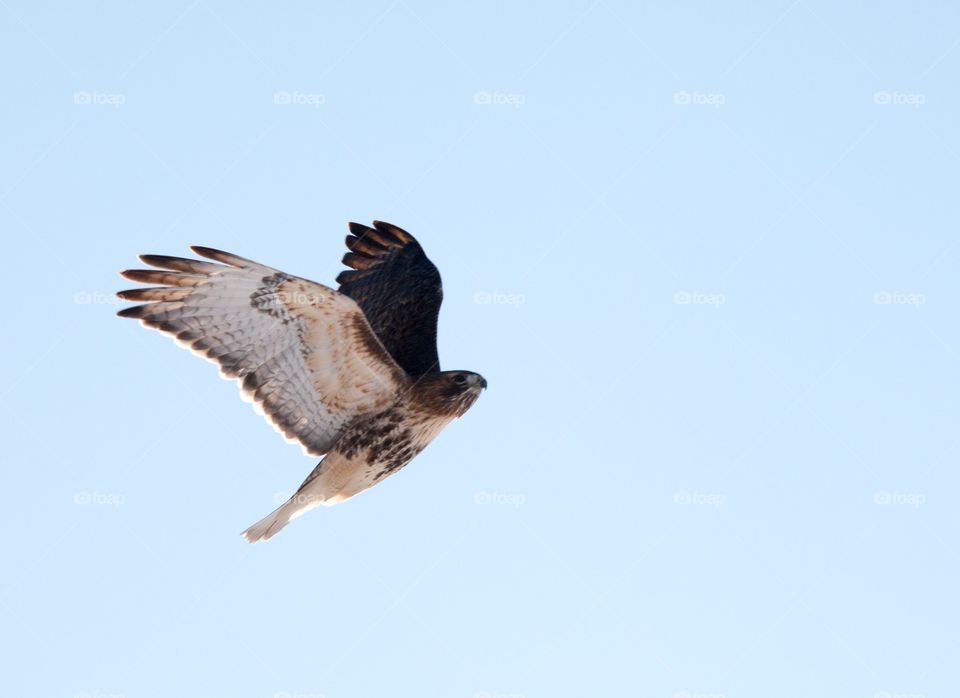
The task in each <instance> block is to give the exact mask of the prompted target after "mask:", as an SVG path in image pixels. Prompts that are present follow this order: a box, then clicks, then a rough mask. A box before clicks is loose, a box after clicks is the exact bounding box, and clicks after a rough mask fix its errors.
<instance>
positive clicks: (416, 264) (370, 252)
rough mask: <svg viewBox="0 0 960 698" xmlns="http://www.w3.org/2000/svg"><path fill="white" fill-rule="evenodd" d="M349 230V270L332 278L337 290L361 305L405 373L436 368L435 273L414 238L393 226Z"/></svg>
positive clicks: (438, 288) (439, 291)
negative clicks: (335, 279) (334, 278)
mask: <svg viewBox="0 0 960 698" xmlns="http://www.w3.org/2000/svg"><path fill="white" fill-rule="evenodd" d="M350 232H351V233H352V235H348V236H347V247H348V248H349V249H350V252H348V253H347V254H346V255H344V257H343V263H344V264H346V265H347V266H348V267H351V268H350V269H348V270H346V271H344V272H341V273H340V275H339V276H338V277H337V283H338V284H340V292H341V293H345V294H346V295H348V296H350V297H351V298H353V299H354V300H355V301H356V302H357V303H358V304H359V305H360V307H361V308H362V309H363V313H364V315H366V317H367V322H369V323H370V327H372V328H373V331H374V332H375V333H376V335H377V337H378V338H379V339H380V341H381V342H382V343H383V346H384V347H386V349H387V351H388V352H390V356H392V357H393V358H394V360H395V361H396V362H397V363H398V364H400V366H401V367H402V368H403V370H405V371H406V372H407V373H408V374H409V375H410V376H413V377H418V376H421V375H423V374H425V373H430V372H433V371H439V370H440V361H439V359H438V357H437V315H438V314H439V313H440V303H441V302H442V301H443V288H442V285H441V283H440V272H438V271H437V268H436V267H435V266H433V262H431V261H430V260H429V259H427V256H426V255H425V254H424V253H423V248H422V247H420V244H419V243H418V242H417V241H416V240H414V238H413V236H412V235H410V233H408V232H406V231H405V230H401V229H400V228H398V227H397V226H395V225H391V224H389V223H382V222H380V221H374V222H373V227H372V228H370V227H368V226H365V225H361V224H359V223H351V224H350Z"/></svg>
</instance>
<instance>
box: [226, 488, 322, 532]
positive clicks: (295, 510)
mask: <svg viewBox="0 0 960 698" xmlns="http://www.w3.org/2000/svg"><path fill="white" fill-rule="evenodd" d="M323 503H324V500H323V498H321V497H319V496H317V495H313V494H301V493H298V494H295V495H293V496H292V497H290V499H288V500H287V501H286V502H284V503H283V504H282V505H280V506H279V507H277V508H276V509H274V510H273V511H272V512H270V513H269V514H267V515H266V516H264V517H263V518H262V519H260V520H259V521H257V523H255V524H253V526H251V527H250V528H248V529H247V530H246V531H244V532H243V537H244V538H246V540H247V542H248V543H257V542H259V541H262V540H270V539H271V538H273V537H274V536H275V535H277V533H279V532H280V529H282V528H283V527H284V526H286V525H287V524H288V523H290V522H291V521H293V520H294V519H295V518H297V517H298V516H301V515H303V514H305V513H307V512H308V511H310V510H311V509H313V508H314V507H318V506H320V505H321V504H323Z"/></svg>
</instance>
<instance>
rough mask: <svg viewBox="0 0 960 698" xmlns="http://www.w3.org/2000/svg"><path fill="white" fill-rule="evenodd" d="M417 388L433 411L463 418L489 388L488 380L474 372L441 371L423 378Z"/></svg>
mask: <svg viewBox="0 0 960 698" xmlns="http://www.w3.org/2000/svg"><path fill="white" fill-rule="evenodd" d="M417 387H418V392H419V393H420V395H421V396H422V397H421V399H423V400H424V402H426V403H428V404H429V406H430V407H431V408H432V409H433V410H435V411H437V412H440V413H443V414H448V415H451V416H453V417H461V416H463V414H464V413H465V412H466V411H467V410H469V409H470V407H471V406H472V405H473V403H474V402H476V401H477V398H478V397H480V393H481V392H483V390H484V389H485V388H486V387H487V379H486V378H484V377H483V376H481V375H480V374H479V373H473V372H472V371H441V372H440V373H434V374H430V375H427V376H424V377H422V378H421V379H420V380H419V381H418V386H417Z"/></svg>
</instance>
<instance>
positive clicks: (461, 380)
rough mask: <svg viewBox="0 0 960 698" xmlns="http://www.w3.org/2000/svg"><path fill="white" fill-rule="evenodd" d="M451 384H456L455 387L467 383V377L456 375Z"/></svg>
mask: <svg viewBox="0 0 960 698" xmlns="http://www.w3.org/2000/svg"><path fill="white" fill-rule="evenodd" d="M453 382H454V383H456V384H457V385H463V384H464V383H466V382H467V377H466V376H464V375H463V374H460V373H458V374H457V375H455V376H454V377H453Z"/></svg>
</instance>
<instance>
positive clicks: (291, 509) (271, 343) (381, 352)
mask: <svg viewBox="0 0 960 698" xmlns="http://www.w3.org/2000/svg"><path fill="white" fill-rule="evenodd" d="M351 231H352V232H353V235H351V236H349V237H348V238H347V245H348V247H349V248H350V250H351V252H350V253H348V254H347V255H346V256H345V257H344V262H345V263H346V264H347V265H348V266H351V267H352V270H348V271H346V272H344V273H343V274H341V276H340V277H339V278H338V281H340V283H341V288H340V291H334V290H333V289H330V288H327V287H326V286H323V285H321V284H317V283H314V282H312V281H308V280H306V279H302V278H299V277H296V276H291V275H289V274H285V273H283V272H281V271H278V270H276V269H273V268H271V267H268V266H265V265H262V264H259V263H256V262H253V261H251V260H248V259H244V258H242V257H238V256H236V255H233V254H229V253H226V252H221V251H219V250H213V249H210V248H206V247H193V248H191V249H192V250H193V251H194V252H195V253H197V254H198V255H200V256H201V257H205V258H207V259H209V260H213V262H210V261H202V260H193V259H183V258H178V257H166V256H160V255H143V256H142V257H141V260H142V261H143V262H144V263H146V264H148V265H150V266H152V267H156V268H157V269H155V270H130V271H125V272H121V273H122V275H123V276H124V277H125V278H127V279H130V280H133V281H138V282H142V283H147V284H154V286H153V287H150V288H140V289H134V290H130V291H121V292H120V293H119V294H118V295H119V296H120V297H121V298H122V299H124V300H131V301H145V303H144V304H143V305H136V306H133V307H130V308H125V309H124V310H121V311H120V312H119V315H121V316H123V317H131V318H136V319H139V320H140V322H141V323H142V324H143V325H144V326H146V327H151V328H156V329H158V330H160V331H161V332H164V333H167V334H170V335H173V336H174V337H175V338H176V340H177V342H178V343H179V344H181V345H182V346H186V347H188V348H189V349H191V350H192V351H193V352H194V353H197V354H199V355H201V356H203V357H205V358H207V359H209V360H211V361H213V362H215V363H217V364H218V365H219V367H220V373H221V375H222V376H223V377H225V378H230V379H237V380H238V381H239V382H240V387H241V390H242V392H243V395H244V397H245V398H247V399H249V400H251V401H252V402H253V403H254V405H255V407H257V408H258V411H260V412H262V413H263V414H264V416H265V417H266V418H267V419H268V421H270V423H271V424H273V426H274V427H275V428H276V429H277V430H278V431H279V432H280V433H281V434H283V435H284V437H285V438H286V439H287V440H289V441H295V442H298V443H299V444H300V445H301V446H302V448H303V450H304V452H305V453H306V454H308V455H313V456H324V455H325V456H326V457H325V458H324V459H323V461H321V462H320V464H319V465H318V466H317V467H316V468H315V469H314V471H313V472H312V473H311V474H310V476H309V477H308V478H307V479H306V481H304V483H303V484H302V485H301V487H300V489H299V490H298V491H297V493H296V494H295V495H294V496H293V497H291V499H290V500H289V501H288V502H286V503H285V504H284V505H283V506H281V507H280V508H278V509H277V510H276V511H275V512H273V513H272V514H270V515H269V516H268V517H266V518H265V519H263V520H262V521H260V522H258V523H257V524H255V525H254V526H252V527H251V528H250V529H248V530H247V531H246V532H245V533H244V535H245V537H246V538H247V539H248V540H250V541H251V542H254V541H257V540H261V539H263V540H265V539H268V538H270V537H271V536H272V535H274V534H275V533H276V532H277V531H278V530H279V529H280V528H282V527H283V526H284V525H286V523H287V522H289V521H290V520H291V519H292V518H294V517H296V516H298V515H300V514H301V513H303V512H304V511H307V510H308V509H310V508H313V507H315V506H317V505H319V504H326V505H330V504H336V503H338V502H341V501H344V500H346V499H349V498H350V497H352V496H354V495H355V494H358V493H359V492H362V491H363V490H365V489H367V488H369V487H371V486H372V485H374V484H376V483H377V482H379V481H380V480H381V479H383V478H384V477H386V476H387V475H389V474H391V473H393V472H395V471H396V470H398V469H399V468H401V467H403V466H404V465H405V464H406V463H408V462H409V461H410V460H411V459H412V458H413V457H414V456H416V455H417V454H418V453H419V452H420V451H421V450H423V448H424V447H426V445H427V444H428V443H429V442H430V441H431V440H432V439H433V438H434V437H435V436H436V435H437V433H439V431H440V430H441V429H442V428H443V427H444V426H445V425H446V424H447V423H448V422H449V421H451V420H452V419H454V418H456V417H459V416H460V415H462V414H463V413H464V412H466V410H467V409H469V407H470V406H471V405H472V404H473V402H474V401H475V400H476V398H477V396H479V393H480V391H481V390H482V389H483V388H484V387H486V381H484V380H483V378H482V377H480V376H479V375H478V374H475V373H471V372H468V371H446V372H440V370H439V362H438V360H437V356H436V322H437V313H438V311H439V305H440V299H441V298H442V291H441V288H440V277H439V274H438V273H437V272H436V268H435V267H434V266H433V264H432V263H430V261H429V260H428V259H427V258H426V256H425V255H424V254H423V250H422V249H421V248H420V245H419V244H418V243H417V242H416V240H414V239H413V237H412V236H410V234H409V233H406V232H405V231H403V230H401V229H399V228H396V227H395V226H391V225H389V224H385V223H374V227H373V228H367V227H366V226H359V225H357V224H351Z"/></svg>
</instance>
